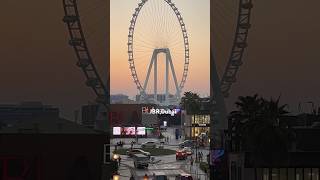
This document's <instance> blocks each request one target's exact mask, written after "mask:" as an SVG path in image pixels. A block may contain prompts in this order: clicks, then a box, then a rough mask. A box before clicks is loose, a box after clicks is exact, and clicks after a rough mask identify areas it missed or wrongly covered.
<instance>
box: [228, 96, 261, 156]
mask: <svg viewBox="0 0 320 180" xmlns="http://www.w3.org/2000/svg"><path fill="white" fill-rule="evenodd" d="M235 104H236V107H237V108H238V110H237V111H232V112H231V113H230V118H231V119H233V121H232V125H231V126H230V127H231V128H233V131H235V139H236V144H237V147H236V149H238V150H240V147H241V146H242V148H245V149H248V148H249V146H250V145H251V144H253V143H252V136H251V133H252V132H251V131H252V129H254V128H255V126H257V124H259V121H258V120H259V119H258V118H257V117H258V116H259V114H261V111H262V99H261V98H258V95H257V94H255V95H253V96H239V97H238V101H237V102H236V103H235ZM241 144H242V145H241ZM249 149H250V148H249Z"/></svg>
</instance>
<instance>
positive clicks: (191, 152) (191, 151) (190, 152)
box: [182, 147, 193, 155]
mask: <svg viewBox="0 0 320 180" xmlns="http://www.w3.org/2000/svg"><path fill="white" fill-rule="evenodd" d="M182 150H184V151H185V152H186V153H187V155H192V154H193V149H191V147H184V148H183V149H182Z"/></svg>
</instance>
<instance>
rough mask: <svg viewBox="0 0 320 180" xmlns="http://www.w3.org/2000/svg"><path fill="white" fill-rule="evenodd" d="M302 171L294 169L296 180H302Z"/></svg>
mask: <svg viewBox="0 0 320 180" xmlns="http://www.w3.org/2000/svg"><path fill="white" fill-rule="evenodd" d="M302 175H303V174H302V169H301V168H296V180H302V178H303V176H302Z"/></svg>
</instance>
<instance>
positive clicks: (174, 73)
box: [167, 49, 180, 97]
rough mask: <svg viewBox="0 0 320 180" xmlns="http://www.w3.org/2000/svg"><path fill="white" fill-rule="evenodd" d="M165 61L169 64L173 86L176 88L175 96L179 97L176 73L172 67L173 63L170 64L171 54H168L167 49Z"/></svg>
mask: <svg viewBox="0 0 320 180" xmlns="http://www.w3.org/2000/svg"><path fill="white" fill-rule="evenodd" d="M167 59H168V61H169V63H170V67H171V72H172V76H173V80H174V84H175V86H176V96H177V97H178V96H180V88H179V85H178V81H177V76H176V72H175V71H174V66H173V63H172V59H171V54H170V51H169V49H168V52H167Z"/></svg>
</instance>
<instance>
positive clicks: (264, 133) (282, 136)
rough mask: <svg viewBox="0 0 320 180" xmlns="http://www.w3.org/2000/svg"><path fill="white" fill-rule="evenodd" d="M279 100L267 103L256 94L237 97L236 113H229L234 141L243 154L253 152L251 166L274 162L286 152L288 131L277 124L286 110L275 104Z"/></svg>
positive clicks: (277, 103)
mask: <svg viewBox="0 0 320 180" xmlns="http://www.w3.org/2000/svg"><path fill="white" fill-rule="evenodd" d="M279 101H280V97H279V98H278V99H277V100H273V99H272V98H271V99H270V100H269V101H267V100H265V99H263V98H258V95H257V94H255V95H254V96H246V97H243V96H240V97H239V101H237V102H236V106H237V108H238V111H233V112H232V113H231V114H230V117H231V118H232V119H233V122H232V127H233V130H234V132H235V134H236V139H238V141H241V146H242V148H243V149H244V150H245V151H251V152H253V153H254V155H255V157H256V158H255V160H256V162H255V163H263V162H266V163H274V162H275V160H279V158H281V157H285V156H284V153H287V150H288V144H289V138H288V134H289V131H288V129H287V127H281V126H280V123H279V122H280V118H281V117H283V116H285V115H286V114H287V113H288V111H286V107H287V105H286V104H285V105H279Z"/></svg>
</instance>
